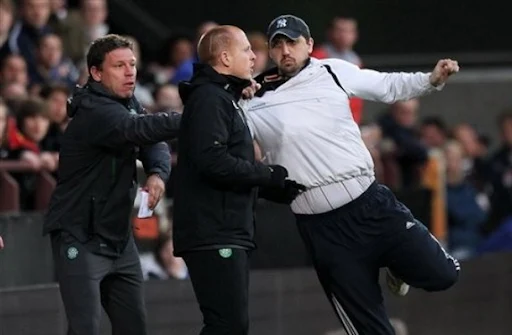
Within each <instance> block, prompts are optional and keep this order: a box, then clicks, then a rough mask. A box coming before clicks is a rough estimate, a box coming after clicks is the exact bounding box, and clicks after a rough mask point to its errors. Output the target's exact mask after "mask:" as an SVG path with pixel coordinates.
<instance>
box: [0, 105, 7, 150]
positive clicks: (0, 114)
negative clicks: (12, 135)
mask: <svg viewBox="0 0 512 335" xmlns="http://www.w3.org/2000/svg"><path fill="white" fill-rule="evenodd" d="M5 127H7V106H6V105H5V104H4V103H2V102H0V145H1V144H2V142H3V139H4V134H5Z"/></svg>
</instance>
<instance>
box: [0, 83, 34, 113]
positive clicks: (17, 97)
mask: <svg viewBox="0 0 512 335" xmlns="http://www.w3.org/2000/svg"><path fill="white" fill-rule="evenodd" d="M27 96H28V91H27V89H26V88H25V86H23V85H21V84H18V83H7V84H2V85H1V86H0V97H2V98H3V99H4V100H5V103H6V104H7V105H8V106H9V109H10V110H11V112H13V113H15V112H16V111H17V110H18V106H19V104H20V102H21V101H23V100H24V99H25V98H26V97H27Z"/></svg>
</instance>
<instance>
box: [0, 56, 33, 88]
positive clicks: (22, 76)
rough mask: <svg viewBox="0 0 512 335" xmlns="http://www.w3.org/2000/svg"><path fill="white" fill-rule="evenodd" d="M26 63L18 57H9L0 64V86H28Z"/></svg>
mask: <svg viewBox="0 0 512 335" xmlns="http://www.w3.org/2000/svg"><path fill="white" fill-rule="evenodd" d="M28 82H29V76H28V70H27V62H26V61H25V59H24V58H23V57H22V56H20V55H9V56H7V57H6V58H4V59H3V61H2V62H1V63H0V84H2V85H5V84H10V83H17V84H20V85H23V86H24V87H25V88H26V87H27V86H28Z"/></svg>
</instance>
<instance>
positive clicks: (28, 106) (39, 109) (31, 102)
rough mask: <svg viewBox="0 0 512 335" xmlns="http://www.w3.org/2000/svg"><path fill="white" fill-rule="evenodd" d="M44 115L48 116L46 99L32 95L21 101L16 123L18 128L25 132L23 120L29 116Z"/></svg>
mask: <svg viewBox="0 0 512 335" xmlns="http://www.w3.org/2000/svg"><path fill="white" fill-rule="evenodd" d="M36 116H42V117H45V118H48V105H47V104H46V102H45V101H44V100H42V99H41V98H37V97H30V98H28V99H26V100H23V102H21V104H20V106H19V109H18V110H17V111H16V125H17V127H18V129H19V130H20V131H21V132H22V133H25V131H24V129H23V121H24V120H25V119H26V118H28V117H36Z"/></svg>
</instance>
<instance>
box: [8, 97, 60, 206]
mask: <svg viewBox="0 0 512 335" xmlns="http://www.w3.org/2000/svg"><path fill="white" fill-rule="evenodd" d="M13 121H14V122H13ZM49 124H50V121H49V119H48V110H47V105H46V104H45V103H44V101H43V100H41V99H39V98H28V99H27V100H24V101H22V102H21V104H20V106H19V109H18V110H17V112H16V115H15V120H12V119H11V120H8V124H7V127H8V129H7V145H8V150H9V152H10V158H11V159H20V160H22V161H24V162H26V163H27V164H28V165H29V166H30V167H31V169H33V170H34V171H37V170H39V169H41V168H43V169H46V170H49V171H55V169H56V164H55V161H54V160H53V158H52V157H51V155H50V154H49V153H47V152H42V150H41V146H40V145H41V141H42V139H43V138H44V137H45V136H46V133H47V132H48V127H49ZM12 175H13V177H14V178H15V179H16V180H17V182H18V183H19V185H20V207H21V209H22V210H32V209H33V208H34V201H35V197H34V193H35V187H36V175H35V174H33V173H29V172H20V173H13V174H12Z"/></svg>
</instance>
